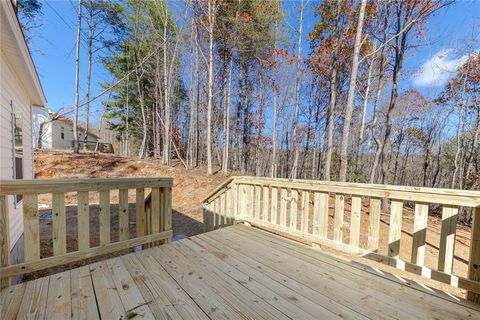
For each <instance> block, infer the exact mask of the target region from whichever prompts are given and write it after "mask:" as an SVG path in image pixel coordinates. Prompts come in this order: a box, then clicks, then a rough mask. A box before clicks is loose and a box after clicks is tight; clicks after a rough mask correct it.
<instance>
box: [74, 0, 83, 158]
mask: <svg viewBox="0 0 480 320" xmlns="http://www.w3.org/2000/svg"><path fill="white" fill-rule="evenodd" d="M81 32H82V0H78V13H77V41H76V53H75V104H74V107H73V109H74V111H73V112H74V115H73V152H74V153H78V152H79V144H78V103H79V102H78V94H79V92H78V88H79V73H80V34H81Z"/></svg>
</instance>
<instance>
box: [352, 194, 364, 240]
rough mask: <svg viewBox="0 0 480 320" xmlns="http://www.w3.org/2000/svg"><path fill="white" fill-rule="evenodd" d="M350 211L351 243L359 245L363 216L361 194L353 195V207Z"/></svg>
mask: <svg viewBox="0 0 480 320" xmlns="http://www.w3.org/2000/svg"><path fill="white" fill-rule="evenodd" d="M350 213H351V216H350V245H352V246H354V247H358V246H359V244H360V222H361V217H362V197H361V196H357V195H354V196H352V208H351V210H350Z"/></svg>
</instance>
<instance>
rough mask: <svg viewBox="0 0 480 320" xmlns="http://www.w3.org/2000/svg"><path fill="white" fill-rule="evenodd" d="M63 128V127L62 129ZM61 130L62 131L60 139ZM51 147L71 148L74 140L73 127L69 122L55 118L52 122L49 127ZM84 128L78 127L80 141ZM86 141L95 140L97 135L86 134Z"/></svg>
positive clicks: (82, 137)
mask: <svg viewBox="0 0 480 320" xmlns="http://www.w3.org/2000/svg"><path fill="white" fill-rule="evenodd" d="M62 128H63V129H62ZM62 131H63V133H64V135H63V139H62ZM51 132H52V135H51V148H53V149H71V148H72V141H73V140H74V135H73V127H72V125H71V124H70V123H68V122H65V121H61V120H55V121H53V122H52V127H51ZM84 133H85V132H84V130H82V129H79V132H78V135H79V139H80V141H83V139H84ZM87 140H88V141H97V137H95V136H94V135H91V134H88V139H87Z"/></svg>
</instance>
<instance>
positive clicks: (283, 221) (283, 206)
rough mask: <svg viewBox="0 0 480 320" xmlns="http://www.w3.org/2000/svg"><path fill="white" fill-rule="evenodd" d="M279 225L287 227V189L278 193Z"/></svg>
mask: <svg viewBox="0 0 480 320" xmlns="http://www.w3.org/2000/svg"><path fill="white" fill-rule="evenodd" d="M280 225H281V226H283V227H286V226H287V189H284V188H282V189H281V191H280Z"/></svg>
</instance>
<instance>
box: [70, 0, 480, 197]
mask: <svg viewBox="0 0 480 320" xmlns="http://www.w3.org/2000/svg"><path fill="white" fill-rule="evenodd" d="M75 3H77V2H75ZM453 5H455V3H454V2H453V1H445V0H440V1H439V0H422V1H410V0H388V1H377V0H338V1H321V2H320V1H307V0H298V1H285V2H284V1H279V0H198V1H195V0H184V1H140V0H128V1H120V2H117V1H115V2H111V1H106V0H80V1H78V9H79V10H78V11H77V12H78V20H77V24H78V33H77V48H76V49H77V78H78V68H79V64H78V51H79V50H80V46H79V45H78V42H80V41H85V42H86V43H87V44H88V46H87V47H88V57H89V61H88V62H89V63H88V68H89V70H88V72H90V68H105V69H106V70H107V71H108V73H109V75H110V76H111V79H112V80H109V81H104V82H102V84H101V85H102V89H103V91H102V92H101V93H99V94H97V95H94V96H93V95H91V94H90V90H89V88H90V84H89V83H88V82H87V85H86V88H87V94H86V96H85V97H79V92H78V81H79V80H78V79H77V90H76V92H75V104H74V115H75V117H74V118H75V123H77V122H78V121H83V122H86V128H87V129H88V127H89V122H91V121H92V120H91V119H90V117H89V105H90V103H91V102H93V101H95V100H98V99H103V100H102V104H103V108H104V110H103V117H102V119H101V121H100V122H101V123H100V127H101V132H100V133H101V136H102V139H104V140H105V141H107V140H109V139H111V142H113V143H114V145H115V147H116V151H117V152H118V153H119V154H121V155H125V156H135V157H140V158H144V157H154V158H158V159H161V161H162V162H163V164H165V165H169V166H170V165H173V164H174V163H175V164H178V163H180V165H183V166H185V167H186V168H193V167H198V166H204V167H205V170H206V171H207V172H208V174H214V173H215V172H218V171H220V170H221V171H223V172H224V173H226V174H240V173H241V174H249V175H256V176H269V177H283V178H291V179H295V178H297V179H317V180H334V181H350V182H363V183H382V184H395V185H411V186H424V187H438V188H456V189H476V190H479V189H480V51H479V50H478V48H479V45H478V44H479V34H480V33H479V32H478V30H476V31H477V32H475V30H472V32H471V34H472V37H471V39H468V40H465V41H464V42H463V46H462V47H461V48H458V50H459V51H461V52H462V54H463V55H464V57H465V59H463V60H462V63H461V65H460V67H459V68H458V70H456V71H455V74H454V75H453V76H452V77H451V79H449V81H448V82H447V83H446V84H445V85H444V87H443V88H442V90H441V93H440V94H437V95H436V96H434V97H426V96H424V95H423V94H422V93H421V92H420V91H419V90H417V89H416V88H415V87H412V86H406V85H405V81H403V80H404V79H405V78H406V77H407V76H408V75H407V74H406V72H405V70H404V69H405V64H406V63H407V62H408V59H411V57H412V55H414V54H415V50H416V48H418V47H419V46H423V45H427V44H425V42H426V41H424V40H425V28H426V25H427V23H428V21H429V19H431V18H432V17H434V16H435V15H436V14H438V13H439V12H441V11H442V10H446V9H447V8H448V7H449V6H453ZM287 7H288V10H287ZM307 16H308V17H312V16H313V17H314V21H313V22H312V21H306V18H305V17H307ZM309 19H310V20H311V18H309ZM307 23H308V24H310V25H312V24H313V28H311V30H306V29H305V25H306V24H307ZM80 32H82V36H81V35H80ZM307 49H308V54H305V51H306V50H307ZM87 81H90V76H88V77H87ZM80 98H82V99H80ZM77 134H78V133H77ZM77 136H78V135H77ZM76 149H77V150H76V151H77V152H81V151H82V150H79V148H78V147H77V148H76Z"/></svg>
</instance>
